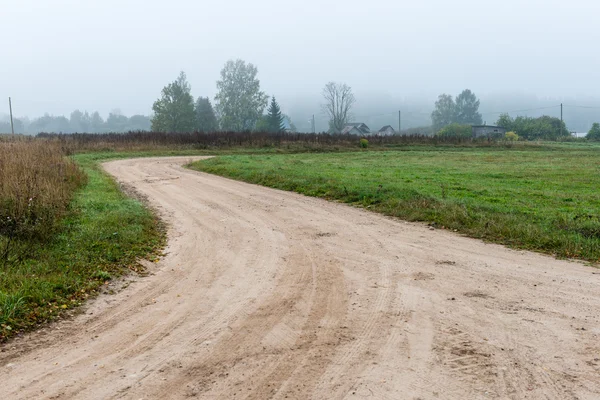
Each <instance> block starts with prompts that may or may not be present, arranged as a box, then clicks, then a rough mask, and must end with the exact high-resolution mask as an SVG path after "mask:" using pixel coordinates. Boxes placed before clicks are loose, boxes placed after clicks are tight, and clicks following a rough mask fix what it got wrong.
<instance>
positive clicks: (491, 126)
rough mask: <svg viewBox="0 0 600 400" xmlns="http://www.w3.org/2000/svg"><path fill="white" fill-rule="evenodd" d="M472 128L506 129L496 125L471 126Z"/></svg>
mask: <svg viewBox="0 0 600 400" xmlns="http://www.w3.org/2000/svg"><path fill="white" fill-rule="evenodd" d="M471 128H494V129H506V128H505V127H503V126H495V125H471Z"/></svg>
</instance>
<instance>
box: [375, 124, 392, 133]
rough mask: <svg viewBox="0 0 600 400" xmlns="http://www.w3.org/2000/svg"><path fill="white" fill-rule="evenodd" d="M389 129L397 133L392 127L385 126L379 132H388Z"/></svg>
mask: <svg viewBox="0 0 600 400" xmlns="http://www.w3.org/2000/svg"><path fill="white" fill-rule="evenodd" d="M388 129H391V130H393V131H394V132H395V130H394V128H393V127H392V126H391V125H386V126H384V127H383V128H381V129H380V130H379V132H383V131H387V130H388Z"/></svg>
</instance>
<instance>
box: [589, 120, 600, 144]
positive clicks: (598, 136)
mask: <svg viewBox="0 0 600 400" xmlns="http://www.w3.org/2000/svg"><path fill="white" fill-rule="evenodd" d="M586 138H587V139H588V140H600V124H599V123H598V122H594V123H593V124H592V129H590V130H589V132H588V134H587V135H586Z"/></svg>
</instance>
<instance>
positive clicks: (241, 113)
mask: <svg viewBox="0 0 600 400" xmlns="http://www.w3.org/2000/svg"><path fill="white" fill-rule="evenodd" d="M257 74H258V69H257V68H256V67H255V66H254V65H252V64H250V63H248V64H246V62H245V61H243V60H236V61H233V60H229V61H227V63H226V64H225V66H224V67H223V69H222V70H221V79H220V80H219V81H217V89H218V92H217V95H216V96H215V101H216V105H215V108H216V111H217V115H218V116H219V119H220V125H221V129H222V130H225V131H245V130H251V129H254V128H255V127H256V123H257V122H258V120H259V119H260V117H261V116H262V114H263V111H264V109H265V107H266V106H267V102H268V97H267V95H266V94H265V93H264V92H261V90H260V81H259V80H258V79H257V78H256V75H257Z"/></svg>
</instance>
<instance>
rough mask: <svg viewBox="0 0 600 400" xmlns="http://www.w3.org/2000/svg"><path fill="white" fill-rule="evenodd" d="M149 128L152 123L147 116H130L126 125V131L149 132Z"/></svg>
mask: <svg viewBox="0 0 600 400" xmlns="http://www.w3.org/2000/svg"><path fill="white" fill-rule="evenodd" d="M151 127H152V123H151V122H150V117H148V116H147V115H139V114H136V115H132V116H131V117H129V121H128V124H127V130H128V131H149V130H150V129H151Z"/></svg>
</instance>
